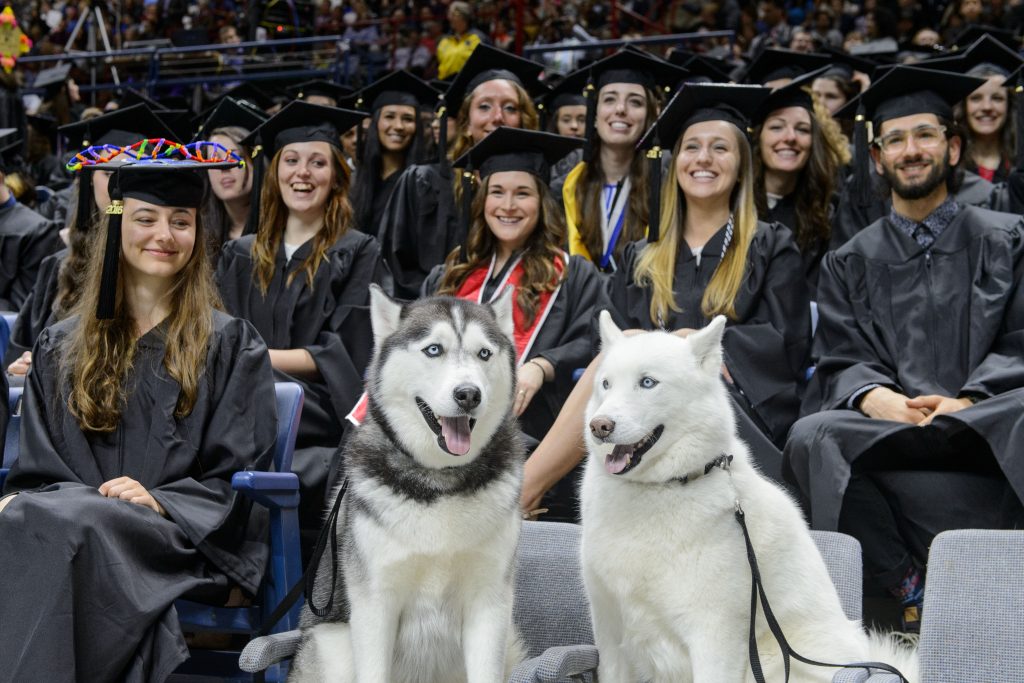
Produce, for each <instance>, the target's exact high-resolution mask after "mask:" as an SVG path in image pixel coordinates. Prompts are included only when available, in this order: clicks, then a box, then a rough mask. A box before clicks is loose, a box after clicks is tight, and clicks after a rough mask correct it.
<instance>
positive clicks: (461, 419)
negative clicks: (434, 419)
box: [441, 415, 469, 455]
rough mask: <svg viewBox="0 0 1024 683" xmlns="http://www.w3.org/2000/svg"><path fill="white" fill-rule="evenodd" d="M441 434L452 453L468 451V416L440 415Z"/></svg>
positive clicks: (462, 453)
mask: <svg viewBox="0 0 1024 683" xmlns="http://www.w3.org/2000/svg"><path fill="white" fill-rule="evenodd" d="M441 436H443V437H444V443H445V446H447V447H448V452H449V453H451V454H452V455H465V454H466V453H469V416H467V415H460V416H458V417H442V418H441Z"/></svg>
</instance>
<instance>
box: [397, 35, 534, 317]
mask: <svg viewBox="0 0 1024 683" xmlns="http://www.w3.org/2000/svg"><path fill="white" fill-rule="evenodd" d="M540 72H541V65H540V64H537V63H536V62H531V61H529V60H526V59H521V58H519V57H516V56H515V55H513V54H510V53H508V52H505V51H503V50H498V49H495V48H493V47H490V46H488V45H478V46H477V47H476V49H475V50H473V54H472V55H470V57H469V60H467V61H466V64H465V65H464V66H463V67H462V70H461V71H459V73H458V75H457V76H456V77H455V79H454V80H453V81H452V84H451V85H450V86H449V87H448V90H447V91H446V92H445V94H444V106H443V107H442V109H441V112H442V115H441V121H440V140H439V142H438V154H439V156H440V157H441V158H440V159H439V160H438V162H436V163H430V164H415V165H413V166H410V167H409V168H407V169H406V170H405V171H404V172H403V173H402V175H401V176H399V178H398V182H397V183H396V185H395V189H394V191H393V192H392V193H391V198H390V199H389V200H388V203H387V206H386V207H385V209H384V216H383V218H382V219H381V223H380V232H378V233H377V236H378V239H379V240H380V244H381V253H382V254H383V258H384V262H385V263H386V264H387V265H388V269H389V270H390V273H391V276H392V277H393V278H394V294H395V296H396V297H399V298H402V299H415V298H416V297H418V296H419V294H420V288H421V287H422V286H423V280H425V279H426V277H427V274H428V273H430V271H431V269H432V268H434V266H437V265H440V264H442V263H444V260H445V257H447V256H448V254H449V253H451V250H452V249H454V248H455V247H457V246H459V245H460V244H462V243H463V242H464V241H465V237H466V235H465V233H464V232H463V229H462V221H460V219H459V214H460V213H461V212H463V211H465V210H467V209H468V205H467V203H468V200H469V198H468V197H462V196H461V190H457V189H456V188H457V187H461V185H460V183H459V179H458V178H455V177H453V174H452V170H451V162H450V161H449V159H451V158H457V157H459V156H461V155H462V154H463V153H464V152H465V151H466V150H468V149H469V148H470V147H472V146H473V145H475V144H477V143H478V142H480V141H481V140H483V139H484V138H485V137H486V136H487V135H488V134H489V133H490V132H492V131H493V130H495V129H497V128H498V127H501V126H507V127H510V128H528V129H531V130H536V129H537V124H538V116H537V110H536V109H535V108H534V105H533V101H532V100H531V99H530V93H533V92H539V91H540V90H542V89H543V86H541V85H540V83H539V81H538V80H537V78H538V76H539V75H540ZM451 116H455V117H456V119H455V120H456V129H455V139H454V140H448V139H447V137H448V134H447V129H448V126H447V119H448V118H449V117H451ZM449 153H450V156H449Z"/></svg>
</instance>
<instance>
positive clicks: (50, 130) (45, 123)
mask: <svg viewBox="0 0 1024 683" xmlns="http://www.w3.org/2000/svg"><path fill="white" fill-rule="evenodd" d="M25 119H26V120H27V122H28V125H29V126H31V127H32V129H33V130H35V132H36V133H38V134H39V135H41V136H43V137H45V138H46V139H47V140H49V141H50V147H51V148H52V149H53V150H56V149H57V138H58V137H59V136H58V135H57V129H58V128H59V127H60V125H59V124H58V123H57V119H55V118H53V117H52V116H45V115H35V116H33V115H31V114H30V115H29V116H26V117H25Z"/></svg>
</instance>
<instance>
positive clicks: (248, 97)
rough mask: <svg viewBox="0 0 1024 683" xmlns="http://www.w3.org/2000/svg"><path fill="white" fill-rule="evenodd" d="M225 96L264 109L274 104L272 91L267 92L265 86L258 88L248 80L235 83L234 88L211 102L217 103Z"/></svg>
mask: <svg viewBox="0 0 1024 683" xmlns="http://www.w3.org/2000/svg"><path fill="white" fill-rule="evenodd" d="M225 97H230V98H231V99H233V100H238V101H239V102H248V103H249V104H251V105H253V106H255V107H256V108H257V109H264V110H266V109H270V108H271V107H273V106H274V96H273V93H270V92H268V91H267V90H266V89H265V88H260V87H259V86H256V85H253V84H252V83H248V82H246V83H242V84H241V85H236V86H235V87H234V88H231V89H230V90H228V91H227V92H225V93H223V94H222V95H221V96H220V97H218V98H216V99H215V100H214V101H213V103H214V104H217V103H219V102H220V101H221V100H223V99H224V98H225Z"/></svg>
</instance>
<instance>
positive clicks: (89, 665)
mask: <svg viewBox="0 0 1024 683" xmlns="http://www.w3.org/2000/svg"><path fill="white" fill-rule="evenodd" d="M76 323H77V318H69V319H67V320H64V321H62V322H60V323H58V324H57V325H54V326H53V327H50V328H48V329H47V330H45V331H44V332H43V334H42V335H41V336H40V338H39V343H38V344H37V345H36V348H35V351H34V359H35V360H34V362H33V368H32V372H31V373H30V374H29V377H28V383H27V387H26V389H25V398H24V408H23V413H22V414H23V417H22V426H21V452H20V458H19V459H18V461H17V463H16V464H15V466H14V468H13V469H12V470H11V473H10V476H9V477H8V479H7V483H6V487H5V492H8V493H9V492H12V491H24V493H21V494H19V495H18V496H16V497H15V499H14V500H13V501H11V503H10V504H9V505H8V506H7V508H6V509H5V510H4V511H3V512H2V513H0V576H3V587H4V590H3V595H2V600H0V605H2V607H0V610H2V612H3V617H2V618H0V659H2V661H3V663H4V664H3V671H4V677H3V678H4V680H11V681H114V680H122V681H162V680H164V679H165V678H166V676H167V675H168V674H169V673H170V672H171V671H173V670H174V668H175V667H177V665H178V664H179V663H181V661H183V660H184V659H185V658H186V657H187V656H188V651H187V648H186V647H185V643H184V640H183V638H182V635H181V630H180V628H179V626H178V619H177V614H176V612H175V611H174V608H173V606H172V603H173V601H174V600H175V599H177V598H179V597H181V596H182V595H184V594H185V593H188V592H190V591H192V593H191V594H195V593H196V592H197V591H203V592H204V593H207V594H209V592H210V591H211V590H212V589H215V588H225V587H227V586H229V585H230V583H232V582H233V583H235V584H238V585H239V586H241V587H242V588H243V589H245V590H246V591H248V592H250V593H253V592H255V591H256V590H257V588H258V586H259V582H260V580H261V577H262V574H263V570H264V567H265V565H266V560H267V545H266V533H267V530H266V522H267V520H266V512H265V510H263V509H262V508H260V507H259V506H253V505H252V504H251V503H250V502H249V501H248V500H247V499H246V498H245V497H244V496H242V495H240V494H236V493H235V492H233V491H232V490H231V476H232V474H233V473H234V472H236V471H239V470H246V469H266V468H267V467H268V466H269V465H270V460H271V457H272V455H273V448H274V442H275V437H276V431H277V429H276V425H277V418H276V403H275V400H274V386H273V376H272V374H271V371H270V361H269V358H268V356H267V350H266V347H265V346H264V344H263V342H262V341H261V340H260V338H259V336H258V335H257V334H256V332H255V331H254V330H253V329H252V327H251V326H250V325H249V324H248V323H246V322H245V321H242V320H237V319H235V318H230V317H229V316H227V315H225V314H223V313H219V312H218V313H215V314H214V333H213V335H212V337H211V339H210V345H209V352H208V354H207V363H206V369H205V371H204V373H203V376H202V379H201V381H200V384H199V392H198V398H197V401H196V405H195V408H194V409H193V410H192V412H191V414H189V415H188V416H187V417H185V418H183V419H177V418H175V417H174V410H175V404H176V402H177V399H178V394H179V387H178V385H177V384H176V383H175V382H174V381H173V380H172V379H171V378H170V376H169V375H168V374H167V371H166V370H165V369H164V367H163V357H164V353H165V346H164V342H163V340H162V337H161V332H160V331H159V329H157V330H153V331H151V332H149V333H148V334H146V335H144V336H143V337H142V338H141V339H139V341H138V343H137V355H136V359H135V365H134V369H133V371H132V375H131V377H130V378H129V380H128V383H127V385H126V386H127V387H129V389H128V393H127V397H126V402H125V407H124V410H123V413H122V417H121V422H120V424H119V425H118V427H117V429H116V430H115V431H114V432H113V433H110V434H103V435H94V434H91V435H87V434H85V433H83V432H82V430H81V429H80V428H79V426H78V423H77V422H76V421H75V419H74V418H73V417H72V416H71V414H70V413H69V412H68V411H67V409H66V408H65V406H64V397H65V393H64V390H63V389H62V385H63V381H62V380H61V379H60V370H59V368H58V363H59V354H60V344H61V343H62V341H63V339H65V338H66V336H67V335H68V334H69V333H71V331H72V330H73V328H74V325H75V324H76ZM118 476H130V477H132V478H134V479H136V480H138V481H139V482H140V483H141V484H142V485H143V486H145V487H146V488H147V490H148V491H149V492H150V493H151V495H152V496H153V497H154V498H155V499H156V500H157V501H158V502H159V503H160V504H161V505H162V506H163V507H164V508H165V509H166V510H167V512H168V518H164V517H161V516H160V515H158V514H156V513H155V512H153V511H152V510H150V509H149V508H145V507H142V506H140V505H136V504H133V503H129V502H125V501H120V500H112V499H109V498H105V497H103V496H101V495H100V494H99V493H98V491H97V490H96V489H97V487H99V486H100V485H101V484H102V483H104V482H106V481H109V480H111V479H114V478H116V477H118Z"/></svg>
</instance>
